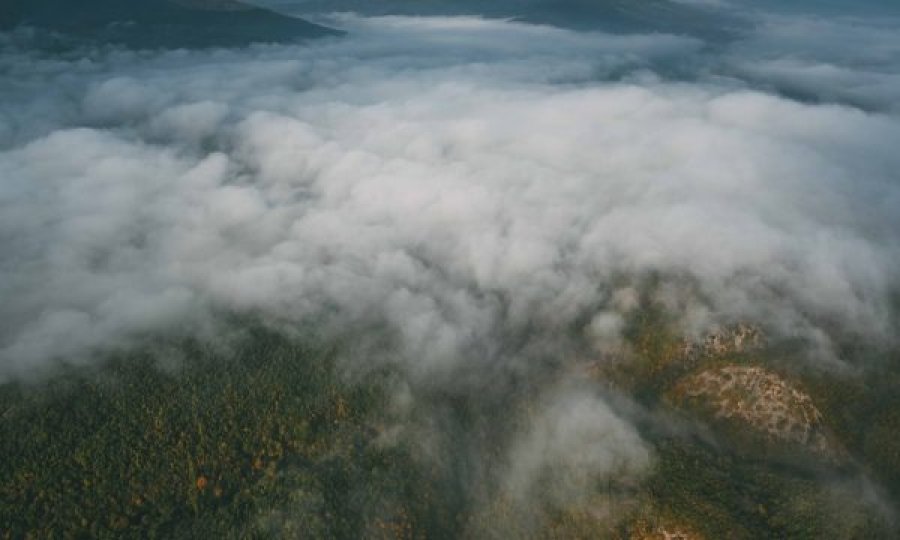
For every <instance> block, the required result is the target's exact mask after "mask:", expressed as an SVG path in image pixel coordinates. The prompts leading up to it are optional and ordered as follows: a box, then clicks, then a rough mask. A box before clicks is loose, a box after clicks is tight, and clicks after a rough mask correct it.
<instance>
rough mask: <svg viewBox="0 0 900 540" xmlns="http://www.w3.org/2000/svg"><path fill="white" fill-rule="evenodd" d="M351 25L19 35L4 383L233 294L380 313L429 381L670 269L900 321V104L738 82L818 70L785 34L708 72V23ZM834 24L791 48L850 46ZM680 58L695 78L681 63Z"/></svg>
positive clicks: (10, 81) (864, 331) (178, 323)
mask: <svg viewBox="0 0 900 540" xmlns="http://www.w3.org/2000/svg"><path fill="white" fill-rule="evenodd" d="M340 21H341V24H342V25H343V26H344V27H345V28H346V29H348V30H349V31H350V32H351V37H348V38H346V39H343V40H339V41H335V42H328V43H323V44H320V45H313V46H308V47H299V46H278V47H276V46H259V47H255V48H250V49H244V50H221V51H213V52H208V53H202V52H196V53H187V52H171V53H158V54H156V53H155V54H150V53H128V52H116V51H111V52H109V51H108V52H100V51H95V52H87V53H86V55H85V56H84V57H82V58H78V59H72V58H60V57H52V56H42V55H36V54H34V53H30V52H29V51H28V50H27V49H24V48H22V47H21V46H20V45H13V44H8V46H7V47H6V48H5V49H4V52H3V55H2V58H0V62H2V64H0V69H2V70H3V73H4V74H5V75H4V77H2V79H0V93H2V95H3V97H4V99H3V100H2V106H0V148H2V153H0V171H2V178H3V182H2V192H0V197H2V199H0V201H2V202H0V204H2V205H3V212H2V214H0V220H2V224H0V225H2V226H0V230H2V233H0V234H2V236H0V241H2V250H3V253H4V257H3V262H2V267H0V268H2V273H3V279H2V281H0V287H2V296H3V298H4V302H3V304H2V307H0V316H2V318H3V320H4V321H5V324H4V325H3V328H2V331H0V332H2V333H0V341H2V353H0V354H2V368H0V371H2V374H3V377H10V376H14V375H16V374H22V373H24V372H27V371H28V370H30V369H32V368H35V367H37V368H40V367H41V366H46V365H48V362H52V361H53V360H54V359H55V358H66V359H67V360H68V361H72V360H75V359H78V358H80V357H82V356H83V355H88V354H89V353H90V351H92V350H94V349H95V348H97V347H101V348H102V347H104V346H107V345H109V344H114V343H117V342H119V340H122V339H125V338H127V337H128V336H130V335H134V334H140V333H144V332H152V331H157V330H164V329H166V328H168V327H184V325H186V324H190V321H198V320H203V319H204V318H203V317H202V314H204V313H207V312H209V310H211V309H212V310H216V309H225V310H236V311H245V310H250V311H253V312H257V313H261V314H263V315H265V316H271V317H277V318H279V319H286V320H292V321H305V320H316V321H320V322H321V323H322V324H333V325H336V326H339V327H340V326H343V325H354V324H361V325H365V324H368V323H369V322H372V321H377V323H378V324H385V325H386V327H387V328H389V329H392V331H394V332H396V333H397V334H398V335H399V336H400V338H401V339H400V343H401V346H402V351H400V353H399V354H400V355H401V356H402V357H404V358H408V361H409V363H410V364H411V365H412V366H413V370H414V371H418V370H424V371H425V372H427V371H429V370H430V369H432V368H437V369H445V368H446V367H447V366H453V365H455V364H456V363H458V362H473V361H475V362H477V361H482V360H484V359H489V358H490V357H491V355H492V353H491V352H490V351H492V350H495V349H496V343H495V341H496V339H497V336H499V335H504V334H505V333H508V332H510V331H515V329H516V328H520V329H521V328H538V329H542V330H540V331H549V332H551V333H552V332H554V331H556V330H555V329H570V328H571V327H572V325H576V326H577V324H581V323H578V321H584V320H588V321H590V320H591V318H593V317H594V316H604V314H606V313H607V311H610V310H612V312H613V315H615V313H614V312H615V308H614V307H611V303H610V302H611V301H610V298H611V297H612V295H613V293H614V292H615V291H614V289H615V288H616V287H617V286H627V285H628V284H629V278H628V276H632V277H633V276H643V275H647V274H648V273H663V274H666V275H669V276H680V277H681V278H686V279H687V280H688V281H689V282H690V283H692V284H693V285H692V286H694V287H696V291H695V293H692V297H693V299H692V300H691V301H689V302H687V303H684V302H682V304H680V306H681V307H679V308H678V309H682V310H685V312H684V321H685V326H686V327H687V328H686V330H687V331H690V330H692V329H693V330H696V328H695V327H698V328H699V327H702V326H703V325H704V324H707V323H709V322H712V321H715V320H720V319H735V318H753V319H756V320H762V321H766V323H767V324H770V325H772V326H773V327H775V328H778V329H780V330H781V331H783V332H785V333H787V334H797V335H803V336H805V337H810V336H814V335H819V334H820V332H821V331H822V330H823V329H826V328H832V327H834V326H838V327H840V328H843V329H844V330H846V331H849V332H851V333H854V334H858V335H861V336H866V337H867V338H868V339H874V340H891V339H893V337H892V336H893V335H895V334H894V331H895V330H896V321H895V320H894V318H893V317H894V316H893V311H894V308H895V306H894V305H893V304H892V302H893V301H894V300H892V298H893V295H895V294H896V287H897V278H898V273H897V270H896V269H897V268H898V265H897V262H898V247H900V246H898V235H897V231H898V230H900V211H898V210H900V198H898V197H900V186H898V179H897V173H896V171H898V170H900V156H898V154H897V152H896V150H895V146H896V145H895V141H897V140H900V122H898V120H897V117H896V116H895V115H894V114H893V113H892V112H891V111H890V110H889V109H884V108H882V109H881V110H880V111H870V112H866V111H865V110H861V109H859V108H854V107H852V106H848V105H841V104H837V103H835V104H829V103H827V102H825V100H823V102H822V103H821V104H815V103H812V102H809V101H808V100H803V101H795V100H791V99H787V98H785V97H779V96H778V95H773V94H767V93H765V92H762V91H759V90H758V89H756V87H755V86H753V85H749V86H748V84H747V83H746V82H742V80H741V79H740V78H737V77H729V76H727V74H725V73H724V72H723V71H722V65H725V64H727V66H728V68H729V69H734V70H738V71H740V70H743V71H747V70H749V69H751V67H752V66H757V69H762V68H759V65H760V64H759V60H758V57H759V56H761V55H764V54H768V55H769V56H770V58H769V60H768V62H769V63H770V64H772V63H774V64H775V65H776V66H777V65H785V64H786V63H787V64H789V63H790V62H799V61H802V60H799V59H802V58H803V54H800V55H791V56H789V57H781V56H778V55H776V54H774V52H773V50H769V51H767V50H766V48H765V47H766V45H769V46H772V43H773V41H772V39H775V38H777V37H778V35H779V34H778V31H777V29H778V28H779V27H778V26H777V25H776V26H774V28H775V30H773V29H772V28H773V26H763V27H761V30H760V34H759V36H757V37H756V38H750V39H747V40H744V41H742V42H741V44H739V45H738V46H735V47H734V48H731V49H730V50H728V51H727V52H726V53H723V54H722V55H721V56H715V57H713V58H707V59H705V60H702V59H701V60H698V58H702V57H701V56H700V50H701V47H702V43H701V42H698V41H697V40H695V39H693V38H687V37H674V36H666V35H652V36H650V35H630V36H610V35H603V34H596V33H573V32H570V31H566V30H561V29H554V28H551V27H542V26H529V25H525V24H520V23H511V22H501V21H488V20H481V19H476V18H449V19H447V18H430V19H428V18H426V19H417V18H375V19H364V18H357V17H351V16H343V17H342V18H341V19H340ZM773 24H775V23H773ZM779 24H786V23H779ZM791 24H805V23H804V22H802V20H795V21H792V22H791ZM841 28H842V30H841V31H844V32H850V31H852V30H853V27H841ZM773 35H774V36H775V38H772V37H771V36H773ZM892 36H893V34H887V33H885V34H882V35H877V34H874V35H873V34H871V33H866V36H865V37H866V39H870V40H872V42H873V47H871V48H870V49H869V53H867V54H869V55H870V56H871V57H872V58H873V61H879V62H881V63H882V64H883V65H884V66H887V68H886V69H884V70H883V71H884V73H882V74H881V75H879V76H881V77H883V79H879V80H880V81H881V83H882V84H881V86H880V87H878V88H880V90H879V89H878V88H876V86H877V85H869V84H863V85H862V86H861V88H860V90H859V91H860V92H862V93H863V94H865V95H869V96H870V97H871V99H873V100H875V103H879V100H882V99H883V100H884V103H885V105H886V103H887V101H888V100H889V97H890V96H892V95H894V94H895V93H896V91H897V88H896V86H897V85H894V84H893V83H892V81H893V77H895V76H896V71H895V70H894V67H895V66H896V63H895V62H894V61H895V60H896V56H897V51H898V49H900V46H898V44H897V43H896V42H895V41H896V40H894V39H892ZM754 39H755V40H756V41H754ZM816 39H817V38H816V37H810V38H809V39H804V40H803V41H802V43H800V44H798V45H797V46H793V47H791V50H796V51H801V52H802V51H808V53H809V55H810V56H817V57H819V58H823V59H824V58H837V59H838V60H840V59H841V58H842V56H841V55H842V51H840V50H837V51H830V50H829V49H828V48H827V46H825V45H819V44H817V41H816ZM13 42H15V40H13ZM788 46H790V44H788V43H786V44H785V47H788ZM804 54H805V53H804ZM823 61H824V60H823ZM698 63H700V64H701V65H697V64H698ZM847 65H848V66H849V62H848V64H847ZM672 66H688V67H690V69H692V70H694V71H695V75H694V77H693V82H691V81H685V80H683V79H682V80H680V81H679V80H674V81H671V80H667V79H666V78H665V77H663V76H660V75H658V74H657V73H661V72H662V73H664V72H666V70H669V69H671V67H672ZM691 66H693V67H691ZM748 66H751V67H748ZM770 67H771V66H770ZM888 68H889V69H888ZM683 69H687V68H683ZM846 69H847V70H850V69H851V68H850V67H847V68H846ZM865 69H866V66H864V67H863V68H861V71H859V72H854V71H848V72H847V77H850V76H851V75H852V76H854V77H858V78H863V80H865V79H864V78H865V77H867V76H869V74H868V72H866V71H865ZM801 71H802V70H797V69H786V70H785V71H784V73H785V74H786V75H785V76H787V77H799V75H798V73H801ZM799 78H800V79H802V77H799ZM845 84H846V77H835V78H834V80H831V79H829V78H827V77H826V78H819V79H816V84H815V88H816V91H817V92H819V93H821V94H822V95H823V96H825V95H828V94H829V93H838V92H842V91H844V89H845ZM623 276H625V279H624V280H623V278H622V277H623ZM616 283H619V284H620V285H616ZM701 299H702V300H701ZM540 331H539V332H538V333H540ZM820 339H825V338H820ZM825 341H826V342H827V339H825ZM473 357H474V359H473ZM479 357H485V358H479Z"/></svg>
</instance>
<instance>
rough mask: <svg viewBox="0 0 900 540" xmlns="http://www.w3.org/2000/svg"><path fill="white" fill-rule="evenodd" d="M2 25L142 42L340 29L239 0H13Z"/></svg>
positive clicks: (229, 39) (229, 41)
mask: <svg viewBox="0 0 900 540" xmlns="http://www.w3.org/2000/svg"><path fill="white" fill-rule="evenodd" d="M7 1H8V3H7V4H6V6H5V7H2V8H0V29H10V28H13V27H16V26H31V27H35V28H39V29H43V30H50V31H53V32H57V33H60V34H63V35H65V36H68V37H71V38H75V39H77V40H84V41H91V42H101V43H116V44H122V45H127V46H130V47H137V48H181V47H187V48H195V47H213V46H225V47H228V46H241V45H246V44H248V43H252V42H284V41H295V40H301V39H309V38H316V37H322V36H327V35H334V34H337V33H338V32H336V31H335V30H332V29H329V28H325V27H323V26H319V25H316V24H312V23H310V22H307V21H304V20H301V19H297V18H293V17H288V16H285V15H281V14H278V13H275V12H273V11H270V10H267V9H262V8H258V7H254V6H250V5H247V4H244V3H242V2H237V1H233V0H141V1H140V2H133V1H128V0H81V1H79V2H73V1H71V0H11V2H9V0H7Z"/></svg>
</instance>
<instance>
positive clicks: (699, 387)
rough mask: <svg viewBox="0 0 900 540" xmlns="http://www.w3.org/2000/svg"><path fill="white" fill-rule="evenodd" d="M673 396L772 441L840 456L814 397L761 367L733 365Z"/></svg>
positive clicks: (688, 382)
mask: <svg viewBox="0 0 900 540" xmlns="http://www.w3.org/2000/svg"><path fill="white" fill-rule="evenodd" d="M674 395H675V396H676V399H677V400H678V401H680V402H684V403H689V404H693V405H695V406H697V407H699V408H700V409H702V410H704V411H706V412H708V413H710V414H711V416H712V418H713V419H715V420H721V421H726V422H729V423H731V424H732V425H736V426H740V427H748V428H750V429H751V430H753V431H754V432H755V433H757V434H759V435H761V436H763V437H764V438H765V439H767V440H768V441H771V442H777V443H790V444H794V445H799V446H802V447H804V448H806V449H808V450H810V451H811V452H813V453H815V454H818V455H820V456H823V457H829V458H834V457H837V456H838V455H839V454H840V453H841V451H840V449H839V448H838V446H837V444H836V443H835V442H834V441H833V440H832V438H831V437H830V436H829V435H828V434H827V430H826V429H825V426H824V424H823V418H822V414H821V412H820V411H819V409H818V408H817V407H816V405H815V404H814V403H813V400H812V398H811V397H810V396H809V395H808V394H807V393H805V392H804V391H802V390H801V389H800V388H798V387H797V386H795V385H794V384H792V383H791V382H789V381H787V380H786V379H784V378H783V377H781V376H780V375H778V374H776V373H773V372H771V371H768V370H766V369H764V368H762V367H759V366H746V365H729V366H724V367H719V368H712V369H707V370H704V371H701V372H699V373H696V374H693V375H689V376H687V377H685V378H684V379H682V380H681V381H679V382H678V383H677V385H676V387H675V390H674Z"/></svg>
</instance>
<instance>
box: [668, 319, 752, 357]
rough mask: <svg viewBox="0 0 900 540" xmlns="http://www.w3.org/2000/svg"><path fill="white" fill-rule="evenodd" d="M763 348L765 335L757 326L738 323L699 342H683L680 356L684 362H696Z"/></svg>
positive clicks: (719, 330)
mask: <svg viewBox="0 0 900 540" xmlns="http://www.w3.org/2000/svg"><path fill="white" fill-rule="evenodd" d="M765 346H766V338H765V334H764V333H763V331H762V330H761V329H760V328H759V327H758V326H755V325H752V324H748V323H738V324H735V325H732V326H726V327H723V328H720V329H718V330H716V331H714V332H712V333H710V334H709V335H707V336H706V338H704V339H703V341H701V342H696V341H689V340H685V341H683V342H682V345H681V356H682V358H684V359H686V360H690V361H696V360H699V359H702V358H716V357H723V356H728V355H734V354H744V353H748V352H752V351H756V350H760V349H762V348H764V347H765Z"/></svg>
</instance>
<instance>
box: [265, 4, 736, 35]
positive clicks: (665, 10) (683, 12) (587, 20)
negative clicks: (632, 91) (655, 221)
mask: <svg viewBox="0 0 900 540" xmlns="http://www.w3.org/2000/svg"><path fill="white" fill-rule="evenodd" d="M259 1H260V3H261V4H265V5H268V6H273V7H275V6H277V7H278V8H281V9H284V10H285V11H291V12H303V13H319V12H335V11H353V12H357V13H362V14H366V15H434V16H441V15H449V16H453V15H481V16H485V17H499V18H513V19H517V20H521V21H525V22H530V23H536V24H550V25H554V26H560V27H564V28H573V29H576V30H602V31H606V32H615V33H631V32H665V33H672V34H689V35H695V36H699V37H704V38H717V37H728V36H730V35H731V33H732V31H733V30H735V29H736V26H737V25H739V24H740V21H738V20H736V19H735V18H734V17H733V16H731V15H730V14H727V13H725V12H724V11H723V10H721V9H714V8H712V7H709V6H704V5H703V4H701V3H699V2H696V3H688V2H683V1H675V0H379V1H373V0H259Z"/></svg>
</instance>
